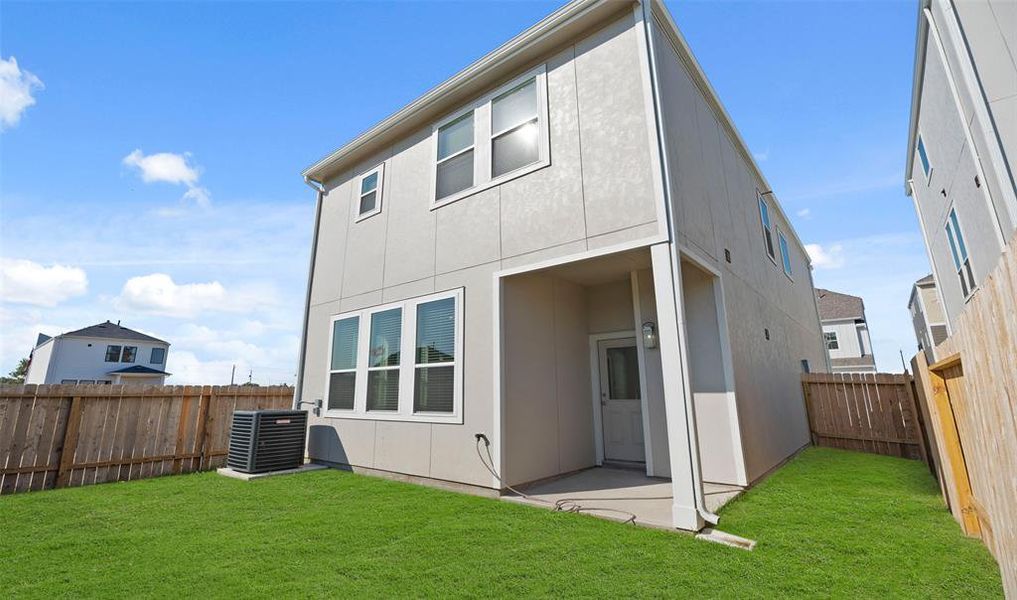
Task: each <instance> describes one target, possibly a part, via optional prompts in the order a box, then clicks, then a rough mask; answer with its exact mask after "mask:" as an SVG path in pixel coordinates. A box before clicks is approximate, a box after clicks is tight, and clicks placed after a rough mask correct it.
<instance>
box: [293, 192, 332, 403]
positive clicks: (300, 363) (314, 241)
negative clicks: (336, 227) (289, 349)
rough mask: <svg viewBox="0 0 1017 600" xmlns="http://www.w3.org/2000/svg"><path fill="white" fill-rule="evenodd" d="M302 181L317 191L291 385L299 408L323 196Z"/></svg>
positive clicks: (323, 193) (322, 193) (294, 401)
mask: <svg viewBox="0 0 1017 600" xmlns="http://www.w3.org/2000/svg"><path fill="white" fill-rule="evenodd" d="M304 183H305V184H307V185H308V186H309V187H310V188H312V189H313V190H314V191H315V192H317V200H316V201H315V205H314V231H313V232H312V234H311V258H310V261H309V264H308V266H307V290H306V291H305V292H304V322H303V326H302V327H301V330H300V356H298V357H297V380H296V382H295V384H294V387H293V408H294V410H297V409H299V408H300V405H301V403H302V396H303V385H304V357H305V356H306V354H307V325H308V322H309V320H310V318H311V282H312V281H313V280H314V261H315V259H316V258H317V255H318V229H319V226H320V225H321V203H322V200H323V198H324V196H325V186H324V185H323V184H322V183H321V182H320V181H315V180H313V179H311V178H310V177H307V176H306V175H305V176H304Z"/></svg>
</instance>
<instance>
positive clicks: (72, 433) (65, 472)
mask: <svg viewBox="0 0 1017 600" xmlns="http://www.w3.org/2000/svg"><path fill="white" fill-rule="evenodd" d="M80 429H81V397H79V396H74V398H72V399H71V410H70V413H68V415H67V428H66V429H64V443H63V445H62V446H60V466H59V468H58V469H57V478H56V484H55V487H58V488H62V487H67V484H68V483H69V482H70V480H71V471H72V467H73V466H74V451H75V449H76V448H77V446H78V432H79V431H80Z"/></svg>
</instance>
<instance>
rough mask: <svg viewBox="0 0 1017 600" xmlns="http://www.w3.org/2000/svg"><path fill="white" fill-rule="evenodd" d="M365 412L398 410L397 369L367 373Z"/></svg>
mask: <svg viewBox="0 0 1017 600" xmlns="http://www.w3.org/2000/svg"><path fill="white" fill-rule="evenodd" d="M367 410H399V369H386V370H384V371H370V372H368V373H367Z"/></svg>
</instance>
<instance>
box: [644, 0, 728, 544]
mask: <svg viewBox="0 0 1017 600" xmlns="http://www.w3.org/2000/svg"><path fill="white" fill-rule="evenodd" d="M652 1H653V0H641V2H640V5H641V8H642V11H643V27H644V28H645V37H646V52H647V54H648V57H647V58H648V59H649V66H650V90H651V91H652V93H653V119H654V124H655V128H656V131H657V151H658V152H659V153H660V169H661V175H662V178H663V184H664V211H665V212H666V213H667V229H668V239H669V240H670V241H669V243H668V247H669V248H668V249H669V250H670V254H671V272H672V277H673V281H674V283H675V284H677V285H680V282H681V272H680V266H679V265H680V263H679V256H678V246H677V244H678V240H677V238H676V231H677V224H676V223H675V217H674V213H673V211H672V210H671V171H670V168H669V166H668V161H667V144H666V143H665V141H664V129H663V124H662V116H661V114H662V109H661V101H660V90H659V88H658V85H657V55H656V52H655V51H654V37H653V27H651V26H650V24H651V19H652V18H653V15H652V9H651V7H650V2H652ZM677 285H676V287H675V290H674V293H675V294H679V293H681V290H680V289H679V288H678V287H677ZM672 301H673V302H674V304H675V315H676V316H679V317H680V315H679V313H678V301H677V298H675V297H672ZM682 320H684V319H683V318H682ZM682 320H680V321H679V324H680V323H681V322H682ZM680 333H681V332H680V331H679V334H680ZM679 352H681V349H680V348H679ZM682 381H683V382H684V386H683V387H684V389H683V391H682V392H683V393H682V396H683V397H684V401H685V415H686V418H685V426H686V428H687V434H688V439H689V456H691V457H692V473H693V477H692V491H693V493H692V496H693V498H694V500H695V503H696V511H697V512H698V513H699V516H701V517H702V518H703V520H704V521H706V522H707V523H710V524H712V525H716V524H717V522H718V521H719V520H720V517H719V516H717V515H716V514H714V513H712V512H710V511H709V510H708V509H707V508H706V502H705V499H704V496H703V478H702V473H701V467H700V464H699V435H698V433H697V431H696V418H695V407H694V406H693V405H692V394H691V393H690V389H689V386H688V373H682Z"/></svg>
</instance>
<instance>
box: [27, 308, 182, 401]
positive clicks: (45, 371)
mask: <svg viewBox="0 0 1017 600" xmlns="http://www.w3.org/2000/svg"><path fill="white" fill-rule="evenodd" d="M168 354H169V343H167V342H164V341H163V340H160V339H158V338H154V337H152V336H150V335H146V334H144V333H141V332H140V331H135V330H133V329H128V328H127V327H123V326H121V325H120V323H119V322H117V323H111V322H109V321H106V322H105V323H99V324H98V325H92V326H91V327H85V328H84V329H78V330H76V331H71V332H68V333H64V334H61V335H58V336H55V337H49V336H46V335H43V334H39V339H38V342H37V343H36V346H35V348H33V349H32V355H31V358H30V360H29V364H28V373H27V374H26V375H25V383H106V384H117V383H137V384H152V385H162V384H163V383H165V381H166V377H168V376H169V375H170V374H169V373H167V372H166V370H165V369H166V358H167V355H168Z"/></svg>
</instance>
